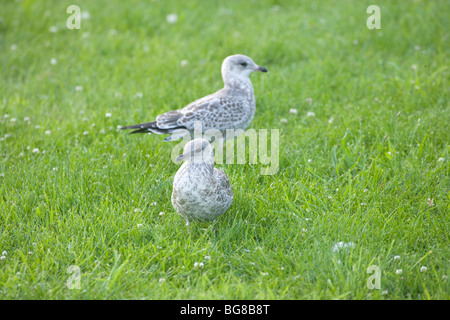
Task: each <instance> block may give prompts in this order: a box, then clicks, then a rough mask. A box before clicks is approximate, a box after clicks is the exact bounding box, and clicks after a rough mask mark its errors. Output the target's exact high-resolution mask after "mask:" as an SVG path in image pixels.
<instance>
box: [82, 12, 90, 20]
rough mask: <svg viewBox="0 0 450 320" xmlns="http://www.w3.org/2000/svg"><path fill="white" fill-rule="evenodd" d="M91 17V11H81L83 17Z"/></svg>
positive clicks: (85, 18)
mask: <svg viewBox="0 0 450 320" xmlns="http://www.w3.org/2000/svg"><path fill="white" fill-rule="evenodd" d="M90 17H91V15H90V14H89V11H83V12H81V19H83V20H88V19H89V18H90Z"/></svg>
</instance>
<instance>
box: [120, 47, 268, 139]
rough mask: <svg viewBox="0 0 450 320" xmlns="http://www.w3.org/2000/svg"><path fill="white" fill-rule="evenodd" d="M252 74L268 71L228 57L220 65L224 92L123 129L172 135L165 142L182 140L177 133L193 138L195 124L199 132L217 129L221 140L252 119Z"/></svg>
mask: <svg viewBox="0 0 450 320" xmlns="http://www.w3.org/2000/svg"><path fill="white" fill-rule="evenodd" d="M254 71H261V72H267V69H266V68H264V67H261V66H259V65H257V64H256V63H255V62H253V60H252V59H251V58H249V57H247V56H244V55H242V54H236V55H232V56H229V57H227V58H225V60H224V61H223V63H222V78H223V82H224V88H223V89H221V90H219V91H217V92H215V93H213V94H211V95H208V96H206V97H204V98H201V99H199V100H196V101H194V102H192V103H190V104H188V105H187V106H186V107H184V108H182V109H180V110H174V111H168V112H166V113H164V114H161V115H159V116H157V117H156V120H155V121H152V122H146V123H141V124H135V125H131V126H126V127H122V129H134V131H132V132H131V133H156V134H171V135H170V136H168V137H166V138H165V139H164V141H171V140H177V139H179V138H181V136H179V135H177V134H173V135H172V133H173V132H174V131H175V130H177V129H187V130H188V131H189V132H190V133H191V135H192V133H193V131H194V123H196V122H201V124H202V132H205V131H206V130H208V129H218V130H220V131H221V133H222V136H223V137H224V138H225V133H226V130H227V129H242V130H245V129H247V127H248V126H249V125H250V122H251V121H252V119H253V116H254V115H255V107H256V104H255V94H254V91H253V85H252V83H251V81H250V78H249V76H250V74H251V73H252V72H254ZM184 132H185V131H184Z"/></svg>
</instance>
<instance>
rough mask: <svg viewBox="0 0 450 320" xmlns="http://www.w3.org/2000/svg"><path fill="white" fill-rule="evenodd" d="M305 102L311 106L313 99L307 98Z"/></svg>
mask: <svg viewBox="0 0 450 320" xmlns="http://www.w3.org/2000/svg"><path fill="white" fill-rule="evenodd" d="M305 101H306V102H308V103H309V104H311V103H312V101H313V99H312V98H306V99H305Z"/></svg>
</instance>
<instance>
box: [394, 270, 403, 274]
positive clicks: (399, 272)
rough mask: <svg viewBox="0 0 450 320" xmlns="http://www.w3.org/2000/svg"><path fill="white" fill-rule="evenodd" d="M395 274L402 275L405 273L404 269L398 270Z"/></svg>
mask: <svg viewBox="0 0 450 320" xmlns="http://www.w3.org/2000/svg"><path fill="white" fill-rule="evenodd" d="M395 273H396V274H402V273H403V270H402V269H397V270H395Z"/></svg>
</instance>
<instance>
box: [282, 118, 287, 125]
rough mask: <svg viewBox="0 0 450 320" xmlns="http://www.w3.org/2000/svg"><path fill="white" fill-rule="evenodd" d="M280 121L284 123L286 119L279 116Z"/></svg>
mask: <svg viewBox="0 0 450 320" xmlns="http://www.w3.org/2000/svg"><path fill="white" fill-rule="evenodd" d="M280 122H281V123H283V124H284V123H287V122H288V121H287V119H286V118H281V119H280Z"/></svg>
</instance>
